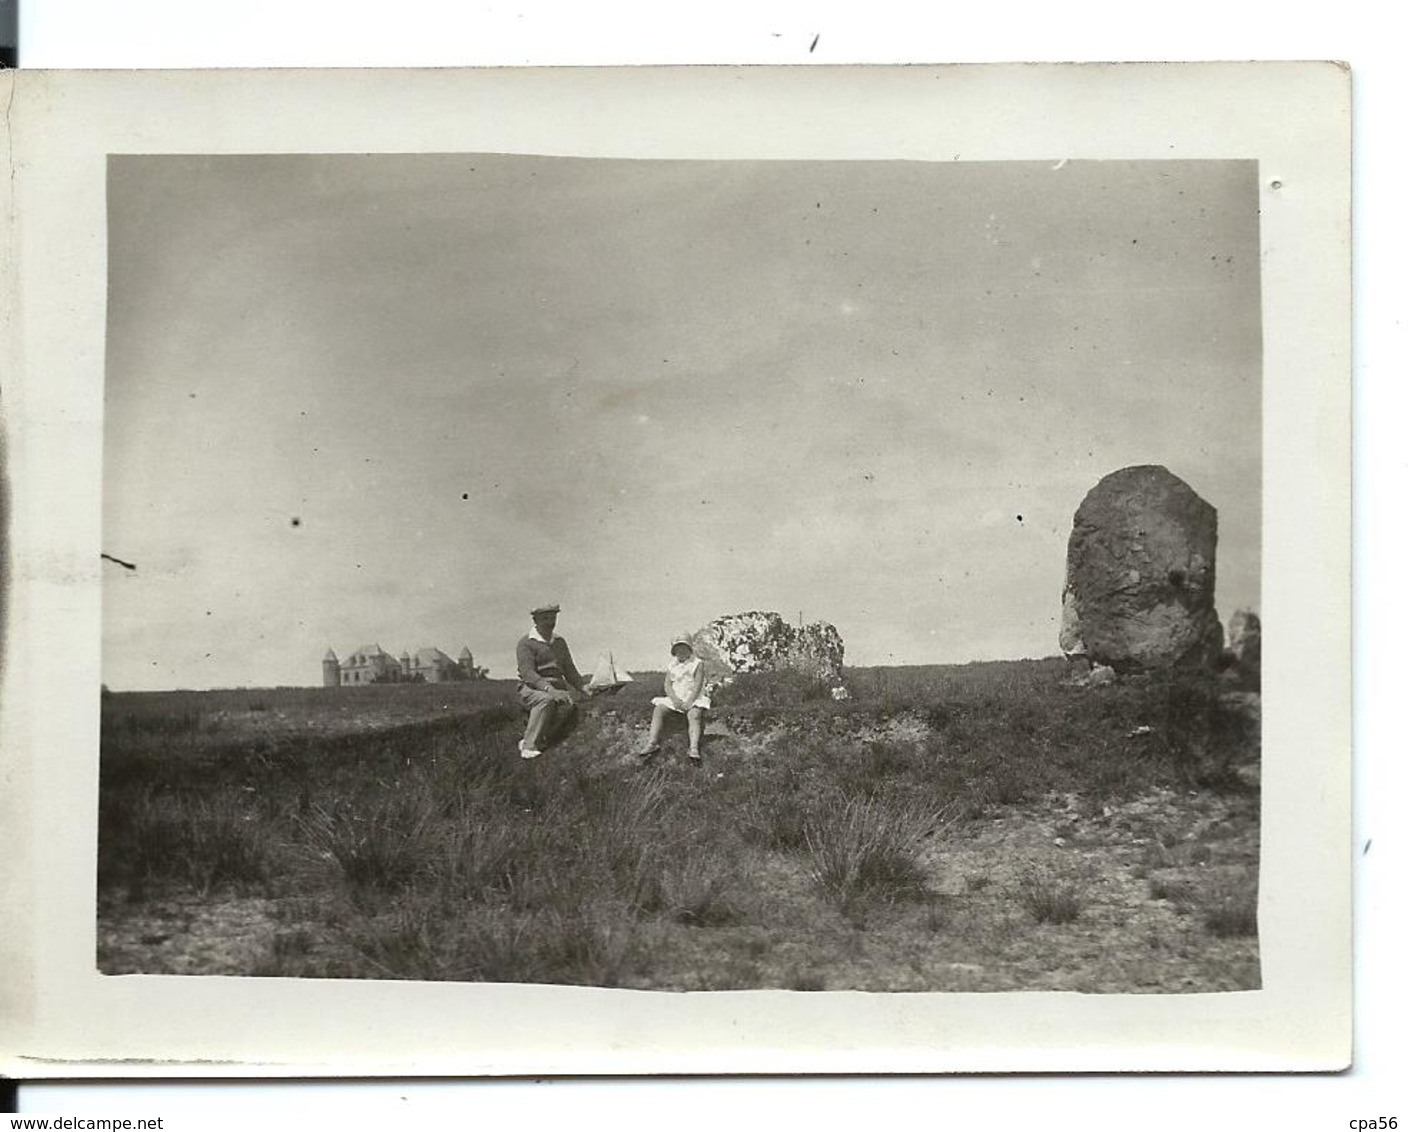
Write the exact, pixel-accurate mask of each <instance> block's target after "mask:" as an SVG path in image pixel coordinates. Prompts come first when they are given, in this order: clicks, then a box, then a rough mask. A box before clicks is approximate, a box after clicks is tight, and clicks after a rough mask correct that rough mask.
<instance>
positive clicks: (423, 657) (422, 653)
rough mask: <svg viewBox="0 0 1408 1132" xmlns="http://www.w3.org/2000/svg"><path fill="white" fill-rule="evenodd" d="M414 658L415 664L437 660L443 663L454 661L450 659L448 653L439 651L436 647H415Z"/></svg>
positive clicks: (430, 662) (432, 662) (431, 662)
mask: <svg viewBox="0 0 1408 1132" xmlns="http://www.w3.org/2000/svg"><path fill="white" fill-rule="evenodd" d="M414 660H415V662H416V663H417V664H436V663H438V662H443V663H445V664H454V663H455V662H454V661H453V660H451V659H450V657H449V655H448V654H446V653H443V652H441V651H440V650H439V649H437V648H428V649H416V655H415V657H414Z"/></svg>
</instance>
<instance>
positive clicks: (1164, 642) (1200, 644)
mask: <svg viewBox="0 0 1408 1132" xmlns="http://www.w3.org/2000/svg"><path fill="white" fill-rule="evenodd" d="M1216 563H1217V510H1216V508H1214V507H1213V506H1212V505H1211V504H1209V503H1207V502H1206V501H1205V500H1203V499H1202V498H1200V497H1199V495H1198V494H1197V492H1195V491H1194V490H1193V489H1192V488H1191V487H1189V486H1188V485H1187V484H1186V483H1184V482H1183V481H1182V480H1181V479H1179V478H1178V477H1177V476H1175V475H1174V474H1173V473H1172V472H1170V471H1169V470H1168V469H1167V468H1163V467H1159V466H1158V465H1141V466H1138V467H1132V468H1123V469H1121V470H1120V471H1118V472H1112V473H1111V474H1110V475H1108V476H1106V477H1105V478H1104V479H1102V480H1101V481H1100V482H1099V483H1098V484H1096V485H1095V486H1094V487H1093V488H1091V490H1090V492H1089V494H1088V495H1086V497H1085V499H1084V500H1083V501H1082V503H1081V505H1080V507H1079V508H1078V509H1077V510H1076V515H1075V522H1074V524H1073V525H1072V528H1071V538H1070V542H1069V544H1068V546H1067V550H1066V586H1065V591H1064V592H1063V594H1062V596H1061V649H1062V651H1064V652H1065V653H1066V654H1067V655H1068V656H1082V657H1087V658H1089V660H1090V661H1091V662H1093V663H1096V664H1106V665H1109V666H1110V667H1112V668H1114V669H1115V671H1117V672H1128V671H1137V670H1141V669H1164V668H1173V667H1180V666H1199V665H1211V664H1213V663H1214V662H1215V661H1216V660H1217V658H1218V656H1219V654H1220V653H1221V649H1222V623H1221V622H1220V621H1219V620H1218V617H1217V610H1216V608H1214V605H1213V589H1214V585H1215V582H1216V573H1217V571H1216Z"/></svg>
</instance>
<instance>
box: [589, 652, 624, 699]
mask: <svg viewBox="0 0 1408 1132" xmlns="http://www.w3.org/2000/svg"><path fill="white" fill-rule="evenodd" d="M634 679H635V677H634V676H632V675H631V674H630V673H629V672H627V671H626V670H625V669H624V668H618V667H617V666H616V659H615V657H613V656H612V655H611V654H610V653H609V652H604V653H601V654H600V655H599V656H598V657H597V658H596V668H595V669H594V670H593V671H592V677H591V679H590V680H588V681H587V688H588V689H589V690H590V691H591V692H592V693H593V694H596V695H600V694H601V693H603V692H606V693H611V692H619V691H620V690H621V688H622V687H623V686H624V685H626V684H629V683H631V681H632V680H634Z"/></svg>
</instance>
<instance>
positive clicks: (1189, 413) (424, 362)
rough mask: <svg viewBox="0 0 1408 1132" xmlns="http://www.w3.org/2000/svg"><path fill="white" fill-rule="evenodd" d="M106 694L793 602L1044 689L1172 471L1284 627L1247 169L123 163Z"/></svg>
mask: <svg viewBox="0 0 1408 1132" xmlns="http://www.w3.org/2000/svg"><path fill="white" fill-rule="evenodd" d="M109 217H110V227H109V251H110V265H111V270H110V294H109V315H108V320H109V335H108V374H107V392H106V407H107V420H106V427H105V444H106V449H105V485H106V496H105V532H104V539H105V544H104V550H105V551H106V552H107V553H108V554H111V555H114V556H116V557H119V558H122V559H124V560H127V561H129V562H132V563H135V564H136V566H137V569H136V570H133V571H129V570H125V569H123V568H122V567H120V566H117V565H114V564H110V563H109V564H105V571H106V575H105V576H106V582H107V584H106V586H105V588H104V603H105V608H104V641H105V644H104V679H105V681H106V682H107V683H108V684H109V685H110V686H112V687H114V688H123V689H126V688H171V687H187V688H201V687H227V686H236V685H249V686H257V685H270V684H315V683H318V682H319V681H320V678H321V670H320V659H321V657H322V655H323V653H324V651H325V650H326V649H327V648H328V647H329V646H331V647H332V648H334V649H335V650H336V651H337V652H338V654H339V655H340V656H341V655H344V654H345V653H346V652H348V651H350V650H351V649H353V648H354V647H357V646H360V645H362V644H369V643H373V642H376V643H380V644H381V645H382V646H383V647H384V648H386V649H387V650H388V651H391V652H393V653H396V654H399V653H400V652H401V651H402V650H403V649H409V650H411V651H414V650H415V649H417V648H420V647H424V646H426V645H438V646H439V647H441V648H443V649H445V650H446V651H447V652H449V653H450V654H451V655H454V654H457V653H458V652H459V650H460V648H461V647H462V646H465V645H468V646H469V648H470V649H471V650H473V652H474V654H475V658H476V661H477V662H478V663H480V664H487V665H488V666H489V667H490V669H491V674H492V675H497V676H506V675H509V674H510V673H511V669H512V655H513V645H514V642H515V641H516V639H517V638H518V637H519V636H521V635H522V633H523V632H525V631H526V629H527V628H528V625H529V620H528V615H527V611H528V609H529V608H530V607H531V606H532V605H534V604H536V603H538V602H540V601H544V600H556V601H560V602H561V603H562V605H563V614H562V617H561V619H560V622H559V629H560V631H561V632H562V633H563V635H564V636H566V637H567V638H568V640H569V641H570V642H571V644H572V646H573V649H574V651H575V652H576V654H577V656H578V661H579V663H581V664H584V665H587V664H590V663H591V661H592V659H593V657H594V656H595V655H596V653H597V652H598V651H600V650H603V649H608V648H609V649H612V650H613V651H614V652H615V654H616V657H617V660H618V661H619V662H621V663H623V664H625V665H626V666H628V667H631V666H635V667H655V668H659V667H662V666H663V665H664V663H665V662H666V661H667V659H668V655H667V654H668V641H669V637H670V635H671V634H672V633H673V632H675V631H677V630H690V629H694V628H697V627H699V626H700V625H702V624H703V623H704V622H706V621H708V620H709V619H711V618H713V617H715V616H718V615H720V614H724V613H731V612H739V611H743V610H751V609H772V610H777V611H778V612H780V613H782V614H784V615H785V616H786V617H788V618H789V619H795V618H796V617H797V616H798V614H799V613H801V614H802V615H803V616H804V617H805V618H806V619H807V620H814V619H818V618H820V619H825V620H828V621H831V622H833V623H834V624H835V625H836V626H837V628H838V629H839V630H840V632H841V635H842V637H843V638H844V639H845V642H846V650H847V657H846V659H847V661H848V662H849V663H854V664H861V665H864V664H891V663H900V664H907V663H933V662H961V661H967V660H975V659H989V658H1001V657H1024V656H1032V657H1035V656H1049V655H1054V654H1055V653H1056V652H1057V651H1058V649H1057V644H1056V635H1057V628H1058V624H1059V617H1060V596H1061V584H1062V579H1063V573H1064V565H1065V551H1066V539H1067V537H1068V535H1069V533H1070V525H1071V518H1072V515H1073V514H1074V511H1075V509H1076V507H1077V506H1078V505H1079V503H1080V501H1081V498H1082V497H1083V496H1084V494H1085V493H1086V492H1087V491H1088V490H1089V489H1090V488H1091V487H1092V486H1094V484H1095V483H1096V481H1097V480H1099V479H1100V477H1101V476H1103V475H1105V474H1107V473H1109V472H1112V471H1115V470H1116V469H1118V468H1121V467H1124V466H1127V465H1130V464H1147V463H1155V464H1164V465H1166V466H1167V467H1168V468H1169V469H1170V470H1171V471H1173V472H1174V473H1175V474H1176V475H1178V476H1180V477H1182V478H1183V479H1184V480H1186V481H1187V482H1188V483H1189V484H1190V485H1191V486H1192V487H1193V488H1194V489H1195V490H1196V491H1197V492H1198V493H1199V494H1201V495H1202V496H1203V497H1204V498H1205V499H1207V500H1208V501H1209V502H1210V503H1212V504H1213V505H1214V506H1215V507H1216V508H1217V509H1218V513H1219V555H1218V564H1217V569H1218V584H1217V602H1218V608H1219V612H1220V613H1221V614H1222V616H1223V619H1224V620H1226V619H1227V618H1228V617H1229V616H1230V615H1231V613H1232V612H1233V611H1234V610H1235V609H1237V608H1240V607H1251V608H1253V609H1255V608H1257V606H1258V603H1259V593H1260V591H1259V576H1260V568H1261V561H1260V523H1261V436H1260V432H1261V336H1260V313H1259V306H1260V295H1259V276H1258V259H1259V255H1258V236H1257V231H1258V227H1257V183H1256V168H1255V166H1254V165H1253V164H1250V163H1245V162H1181V161H1180V162H1172V161H1170V162H1068V163H1060V164H1058V163H1057V162H1054V161H1053V162H1046V163H992V164H976V163H975V164H964V163H944V164H926V163H917V162H854V163H849V162H825V163H800V162H653V161H652V162H647V161H620V160H581V159H568V158H536V157H508V156H486V155H473V156H460V155H456V156H445V157H418V156H373V157H362V156H349V157H322V156H295V157H282V156H280V157H216V158H200V157H194V158H193V157H118V158H113V159H112V160H111V165H110V174H109Z"/></svg>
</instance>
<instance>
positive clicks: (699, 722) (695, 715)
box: [685, 707, 704, 759]
mask: <svg viewBox="0 0 1408 1132" xmlns="http://www.w3.org/2000/svg"><path fill="white" fill-rule="evenodd" d="M685 718H686V719H688V720H689V757H690V758H692V759H697V758H698V757H699V739H700V736H702V735H703V734H704V710H703V709H702V708H697V707H692V708H690V709H689V711H688V712H686V713H685Z"/></svg>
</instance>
